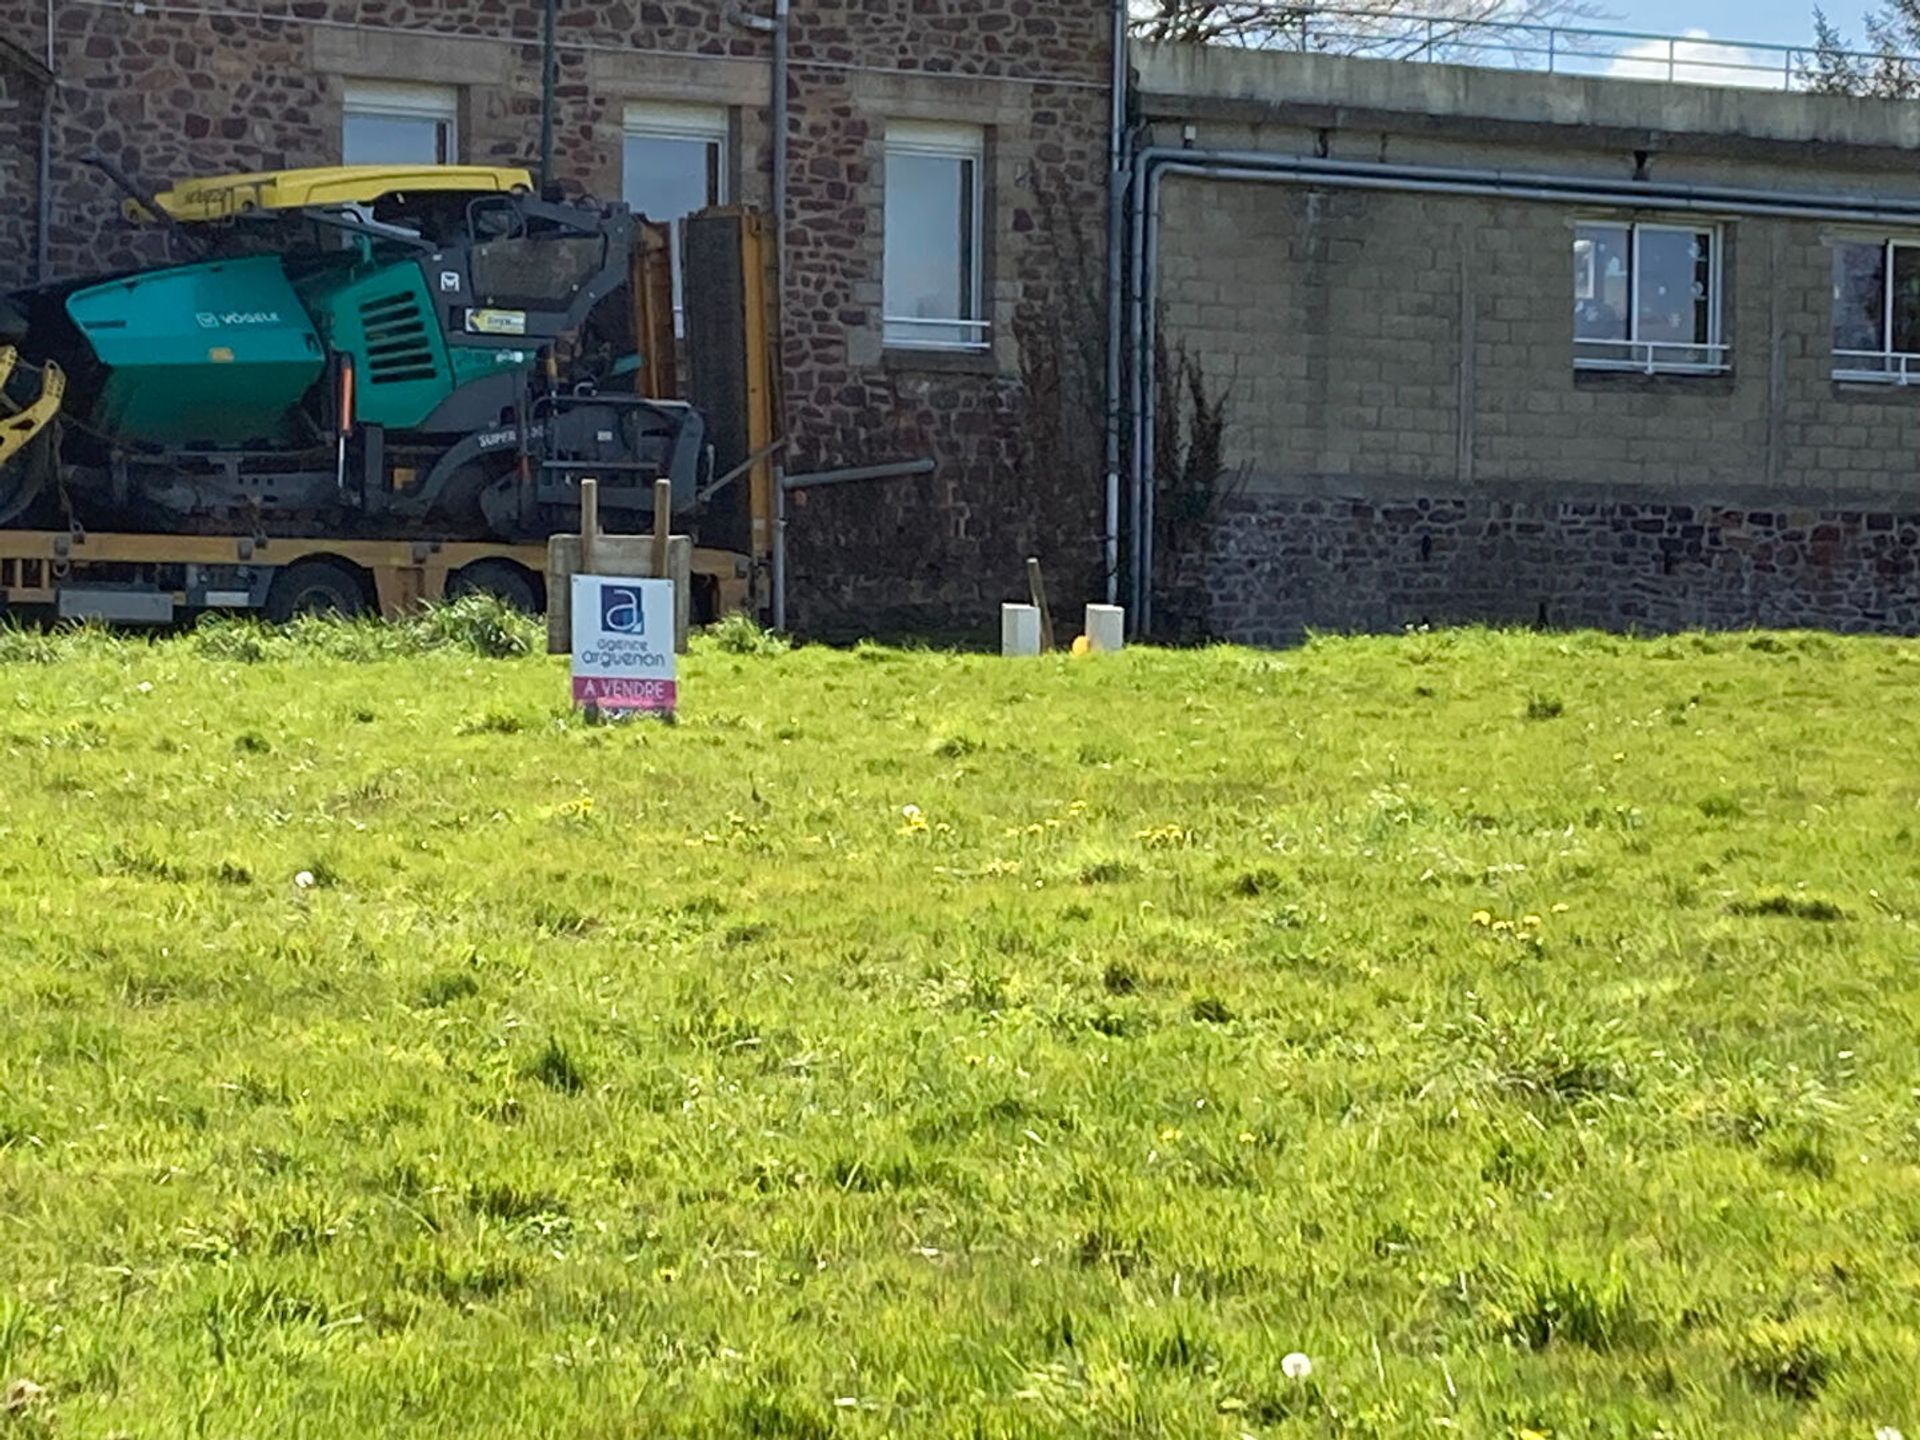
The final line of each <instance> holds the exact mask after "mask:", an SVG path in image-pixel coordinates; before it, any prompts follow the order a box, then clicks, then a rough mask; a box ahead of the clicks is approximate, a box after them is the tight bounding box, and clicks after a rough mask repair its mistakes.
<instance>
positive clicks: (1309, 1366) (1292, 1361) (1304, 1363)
mask: <svg viewBox="0 0 1920 1440" xmlns="http://www.w3.org/2000/svg"><path fill="white" fill-rule="evenodd" d="M1280 1373H1281V1374H1282V1375H1284V1376H1286V1377H1287V1378H1288V1379H1289V1380H1304V1379H1306V1378H1307V1377H1308V1376H1309V1375H1311V1374H1313V1361H1311V1360H1309V1359H1308V1358H1307V1357H1306V1356H1304V1355H1302V1354H1301V1353H1300V1352H1299V1351H1298V1350H1296V1351H1294V1352H1293V1353H1292V1354H1291V1355H1288V1356H1286V1357H1285V1358H1284V1359H1282V1360H1281V1362H1280Z"/></svg>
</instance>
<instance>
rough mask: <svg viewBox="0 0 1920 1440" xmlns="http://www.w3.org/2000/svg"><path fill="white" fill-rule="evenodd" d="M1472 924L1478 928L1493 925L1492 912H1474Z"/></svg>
mask: <svg viewBox="0 0 1920 1440" xmlns="http://www.w3.org/2000/svg"><path fill="white" fill-rule="evenodd" d="M1473 923H1474V924H1476V925H1480V926H1487V925H1491V924H1493V912H1492V911H1491V910H1476V911H1474V912H1473Z"/></svg>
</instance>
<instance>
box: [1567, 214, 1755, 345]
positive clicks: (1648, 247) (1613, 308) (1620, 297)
mask: <svg viewBox="0 0 1920 1440" xmlns="http://www.w3.org/2000/svg"><path fill="white" fill-rule="evenodd" d="M1719 241H1720V237H1719V234H1718V233H1717V232H1716V231H1713V230H1702V229H1696V228H1694V227H1692V226H1681V225H1623V224H1603V223H1590V224H1581V225H1578V226H1576V227H1574V234H1573V357H1574V359H1573V363H1574V366H1575V367H1576V368H1577V369H1581V370H1636V371H1639V372H1641V373H1643V374H1647V375H1654V374H1660V373H1671V374H1680V375H1712V374H1718V373H1719V372H1720V371H1723V370H1725V369H1726V368H1727V347H1726V346H1725V345H1723V344H1721V343H1720V243H1719Z"/></svg>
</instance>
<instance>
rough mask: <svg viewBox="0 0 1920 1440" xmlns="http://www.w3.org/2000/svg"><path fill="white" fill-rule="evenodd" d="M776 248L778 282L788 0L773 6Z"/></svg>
mask: <svg viewBox="0 0 1920 1440" xmlns="http://www.w3.org/2000/svg"><path fill="white" fill-rule="evenodd" d="M771 109H772V116H771V119H772V123H773V246H774V255H775V258H776V259H777V261H778V262H779V275H778V277H777V279H778V283H779V284H780V285H782V286H784V285H785V284H786V279H787V0H774V4H773V105H772V107H771Z"/></svg>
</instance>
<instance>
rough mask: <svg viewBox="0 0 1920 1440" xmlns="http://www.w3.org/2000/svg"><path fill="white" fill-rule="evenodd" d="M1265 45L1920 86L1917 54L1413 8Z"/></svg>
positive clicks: (1765, 82) (1296, 27) (1526, 65)
mask: <svg viewBox="0 0 1920 1440" xmlns="http://www.w3.org/2000/svg"><path fill="white" fill-rule="evenodd" d="M1257 45H1258V48H1261V49H1268V50H1292V51H1307V52H1312V53H1328V54H1340V55H1362V56H1372V57H1374V58H1378V59H1389V60H1411V61H1423V60H1425V61H1435V62H1441V63H1447V64H1454V65H1476V66H1481V67H1486V68H1495V69H1508V70H1529V71H1540V72H1544V73H1547V74H1555V75H1601V76H1612V77H1615V78H1619V79H1630V80H1665V81H1669V82H1676V83H1677V82H1691V83H1695V84H1704V85H1739V86H1747V87H1751V88H1754V89H1763V90H1817V89H1820V88H1823V87H1822V85H1821V76H1822V74H1823V73H1824V74H1829V75H1830V74H1831V73H1832V72H1834V71H1835V70H1841V71H1848V72H1851V73H1853V74H1856V75H1859V76H1861V77H1862V78H1869V79H1870V78H1872V77H1875V76H1880V77H1884V76H1887V75H1888V74H1890V73H1892V74H1896V75H1899V76H1901V77H1903V78H1910V79H1911V80H1912V81H1914V82H1915V83H1916V84H1920V56H1904V55H1888V54H1880V53H1876V52H1867V51H1855V50H1846V51H1841V50H1823V49H1821V48H1820V47H1818V46H1814V45H1773V44H1767V43H1765V42H1762V41H1754V40H1722V39H1716V38H1713V37H1710V36H1707V35H1704V34H1692V35H1661V34H1655V33H1651V32H1648V31H1642V30H1596V29H1585V28H1581V27H1578V26H1570V25H1546V24H1541V23H1538V22H1530V21H1517V20H1461V19H1458V18H1453V19H1449V18H1447V17H1445V16H1436V15H1430V14H1424V13H1422V12H1420V11H1418V10H1415V9H1406V10H1397V9H1396V10H1378V9H1369V10H1359V9H1325V10H1323V9H1315V10H1312V11H1308V12H1304V13H1302V14H1300V15H1298V16H1295V17H1292V18H1290V19H1288V20H1286V21H1285V22H1284V23H1282V24H1280V25H1278V26H1276V27H1275V28H1274V30H1273V31H1272V32H1271V33H1270V34H1268V35H1265V36H1263V37H1260V40H1259V41H1258V42H1257Z"/></svg>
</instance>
